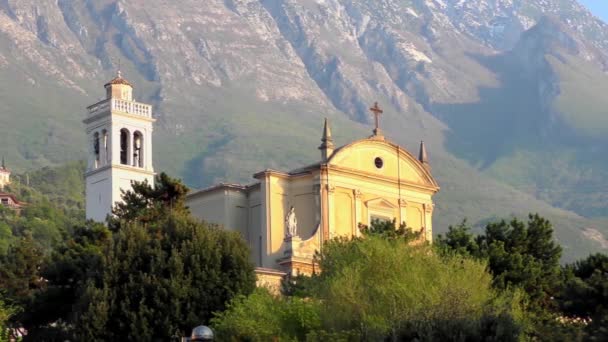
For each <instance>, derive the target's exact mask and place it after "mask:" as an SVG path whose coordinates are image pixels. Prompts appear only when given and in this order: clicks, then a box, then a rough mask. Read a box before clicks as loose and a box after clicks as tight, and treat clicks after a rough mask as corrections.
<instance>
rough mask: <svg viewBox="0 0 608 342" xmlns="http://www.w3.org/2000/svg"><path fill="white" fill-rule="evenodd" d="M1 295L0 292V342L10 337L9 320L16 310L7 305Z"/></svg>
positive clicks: (5, 341) (6, 340)
mask: <svg viewBox="0 0 608 342" xmlns="http://www.w3.org/2000/svg"><path fill="white" fill-rule="evenodd" d="M3 297H4V296H2V295H1V293H0V342H8V341H9V338H10V337H11V336H10V325H9V321H10V318H11V317H12V316H13V315H14V314H15V312H16V310H15V309H14V308H12V307H11V306H9V305H7V304H6V302H5V301H4V298H3Z"/></svg>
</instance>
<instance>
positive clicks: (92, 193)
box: [86, 172, 112, 222]
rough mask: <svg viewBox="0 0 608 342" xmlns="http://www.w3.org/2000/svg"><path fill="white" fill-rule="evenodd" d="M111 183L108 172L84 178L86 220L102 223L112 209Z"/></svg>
mask: <svg viewBox="0 0 608 342" xmlns="http://www.w3.org/2000/svg"><path fill="white" fill-rule="evenodd" d="M111 189H112V182H111V179H110V173H109V172H103V173H97V174H94V175H91V176H89V177H87V178H86V194H87V200H86V213H87V219H93V220H95V221H97V222H104V221H105V219H106V215H107V213H109V212H110V211H111V209H112V197H111V196H112V194H111Z"/></svg>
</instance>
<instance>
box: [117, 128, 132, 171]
mask: <svg viewBox="0 0 608 342" xmlns="http://www.w3.org/2000/svg"><path fill="white" fill-rule="evenodd" d="M130 136H131V134H129V130H128V129H126V128H123V129H121V130H120V163H121V164H123V165H129V148H130V143H129V140H130V139H129V138H130Z"/></svg>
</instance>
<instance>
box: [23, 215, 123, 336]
mask: <svg viewBox="0 0 608 342" xmlns="http://www.w3.org/2000/svg"><path fill="white" fill-rule="evenodd" d="M110 242H111V233H110V231H109V230H108V229H107V228H106V227H105V226H103V225H102V224H98V223H93V222H88V223H87V225H86V226H85V227H76V228H74V229H73V234H72V236H71V238H70V239H68V240H67V241H66V242H65V243H64V244H63V245H61V246H59V247H57V248H56V249H55V251H53V253H52V254H51V255H50V256H49V257H48V258H47V259H46V261H45V262H44V264H43V265H42V266H41V268H40V271H39V274H40V276H41V277H42V278H44V279H45V281H46V287H45V289H44V291H40V292H39V293H38V294H37V295H36V297H35V298H34V300H33V301H32V303H31V304H30V305H29V307H28V308H27V311H28V312H29V313H30V315H29V317H27V319H24V320H23V321H22V322H21V323H22V324H23V325H24V327H25V328H26V330H27V331H28V334H27V336H26V337H25V340H26V341H42V340H45V341H47V340H66V339H70V338H71V337H72V336H73V334H74V329H75V327H74V324H73V323H74V321H75V319H76V316H77V315H78V314H79V310H78V305H79V304H80V303H79V300H80V298H81V297H82V296H83V294H84V290H85V288H86V285H87V284H88V283H89V282H93V283H95V284H100V283H101V280H102V272H103V264H102V258H103V255H104V251H105V249H106V248H107V246H108V245H109V243H110Z"/></svg>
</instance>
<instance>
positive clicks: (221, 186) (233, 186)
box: [187, 183, 260, 197]
mask: <svg viewBox="0 0 608 342" xmlns="http://www.w3.org/2000/svg"><path fill="white" fill-rule="evenodd" d="M259 185H260V183H253V184H249V185H243V184H236V183H219V184H216V185H213V186H210V187H207V188H204V189H200V190H196V191H194V192H191V193H189V194H188V196H187V197H194V196H197V195H201V194H205V193H209V192H212V191H215V190H220V189H224V190H225V189H229V190H234V191H248V190H250V189H251V188H254V187H256V186H259Z"/></svg>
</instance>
